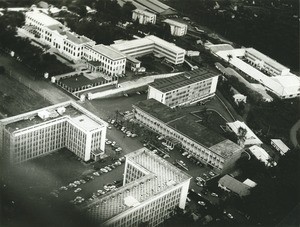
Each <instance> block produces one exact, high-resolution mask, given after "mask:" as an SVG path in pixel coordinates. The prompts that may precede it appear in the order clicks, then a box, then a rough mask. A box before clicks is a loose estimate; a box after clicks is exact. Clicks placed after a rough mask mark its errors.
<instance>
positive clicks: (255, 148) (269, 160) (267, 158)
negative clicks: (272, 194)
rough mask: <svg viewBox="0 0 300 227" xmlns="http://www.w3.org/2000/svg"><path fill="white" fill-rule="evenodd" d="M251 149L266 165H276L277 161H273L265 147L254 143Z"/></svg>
mask: <svg viewBox="0 0 300 227" xmlns="http://www.w3.org/2000/svg"><path fill="white" fill-rule="evenodd" d="M249 151H250V152H251V153H252V154H253V155H254V156H255V157H256V158H257V159H258V160H260V161H261V162H263V163H264V164H265V165H266V166H276V165H277V163H276V162H274V161H272V158H271V156H270V155H269V154H268V152H266V151H265V149H263V148H261V147H259V146H257V145H253V146H251V147H249Z"/></svg>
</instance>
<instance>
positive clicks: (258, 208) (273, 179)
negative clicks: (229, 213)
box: [235, 150, 300, 226]
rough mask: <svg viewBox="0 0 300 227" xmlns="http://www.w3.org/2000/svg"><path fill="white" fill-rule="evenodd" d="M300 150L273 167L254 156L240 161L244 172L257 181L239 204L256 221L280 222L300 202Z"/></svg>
mask: <svg viewBox="0 0 300 227" xmlns="http://www.w3.org/2000/svg"><path fill="white" fill-rule="evenodd" d="M299 152H300V151H299V150H291V151H289V152H288V153H286V155H285V156H282V157H281V158H280V159H279V161H278V165H277V166H276V167H272V168H266V167H265V165H264V164H263V163H261V162H259V161H257V160H256V159H254V158H252V159H251V160H249V161H248V160H247V157H245V158H244V159H240V160H239V162H238V163H237V165H238V167H239V168H240V169H241V170H242V172H243V174H244V175H245V176H247V177H248V178H250V179H252V180H254V181H255V182H256V183H257V186H256V187H254V188H253V189H252V191H251V194H250V195H249V196H247V197H245V198H243V199H242V200H240V201H239V203H238V204H235V206H236V207H238V208H239V209H240V210H241V211H243V212H245V213H247V214H249V215H250V217H251V219H250V221H251V222H252V224H256V223H261V225H263V226H267V225H268V226H270V225H273V224H275V223H278V222H279V221H280V220H282V219H283V218H284V217H285V216H286V215H287V213H288V212H289V211H290V210H291V209H293V208H294V207H295V206H296V205H297V204H298V203H299V202H300V197H299V180H298V179H299V177H300V166H299V161H300V153H299ZM235 202H237V201H235Z"/></svg>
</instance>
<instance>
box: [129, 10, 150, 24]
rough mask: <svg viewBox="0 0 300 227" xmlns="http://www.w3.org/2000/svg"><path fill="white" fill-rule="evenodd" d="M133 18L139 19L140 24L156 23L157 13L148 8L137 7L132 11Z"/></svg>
mask: <svg viewBox="0 0 300 227" xmlns="http://www.w3.org/2000/svg"><path fill="white" fill-rule="evenodd" d="M132 20H134V21H136V20H137V21H138V22H139V23H140V24H148V23H151V24H155V23H156V14H154V13H150V12H148V11H146V10H141V9H135V10H133V11H132Z"/></svg>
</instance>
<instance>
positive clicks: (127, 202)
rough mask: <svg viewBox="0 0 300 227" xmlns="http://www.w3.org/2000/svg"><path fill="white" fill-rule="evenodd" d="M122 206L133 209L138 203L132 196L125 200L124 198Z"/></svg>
mask: <svg viewBox="0 0 300 227" xmlns="http://www.w3.org/2000/svg"><path fill="white" fill-rule="evenodd" d="M124 204H125V205H126V206H128V207H135V206H137V205H139V204H140V202H139V201H138V200H137V199H136V198H134V197H133V196H131V195H130V196H127V197H126V198H124Z"/></svg>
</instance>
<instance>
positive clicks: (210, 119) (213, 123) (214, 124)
mask: <svg viewBox="0 0 300 227" xmlns="http://www.w3.org/2000/svg"><path fill="white" fill-rule="evenodd" d="M194 114H195V115H197V116H199V117H200V118H201V119H203V121H202V122H201V124H203V125H205V126H206V127H208V128H210V129H212V130H214V131H215V132H217V133H219V134H223V133H224V131H223V130H222V129H221V127H220V126H221V125H225V124H226V121H225V120H224V119H223V118H222V117H221V116H220V115H219V114H218V113H216V112H214V111H207V114H208V116H207V120H205V119H204V118H205V116H204V113H203V111H202V112H198V113H194Z"/></svg>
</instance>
